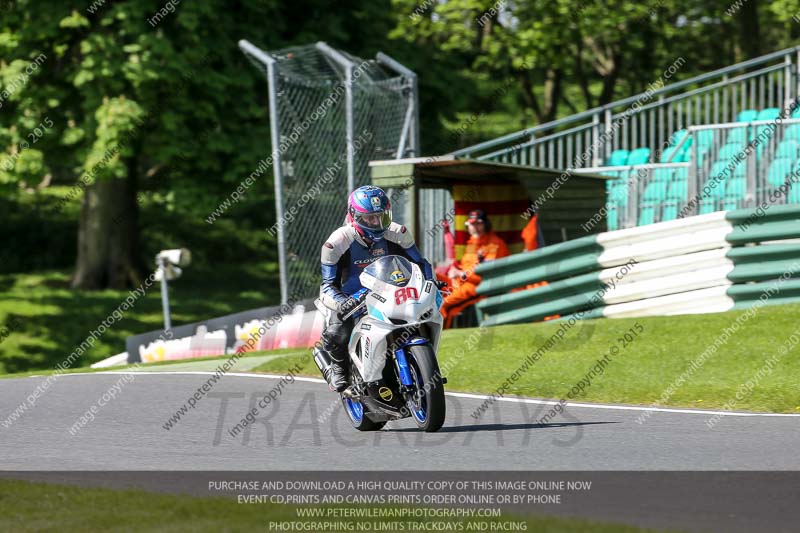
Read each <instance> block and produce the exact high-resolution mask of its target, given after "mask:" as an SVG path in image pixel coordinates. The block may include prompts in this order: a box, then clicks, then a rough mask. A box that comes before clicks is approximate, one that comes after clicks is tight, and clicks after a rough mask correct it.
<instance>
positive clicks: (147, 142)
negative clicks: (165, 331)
mask: <svg viewBox="0 0 800 533" xmlns="http://www.w3.org/2000/svg"><path fill="white" fill-rule="evenodd" d="M343 4H344V9H345V11H342V12H337V13H336V14H335V15H326V16H325V18H324V20H323V19H322V18H321V15H322V14H323V13H328V12H329V7H330V6H329V4H326V3H324V2H322V1H320V0H301V1H299V2H294V3H292V4H291V5H289V4H284V3H283V2H280V1H278V0H267V1H262V2H246V3H244V2H243V3H234V4H233V5H231V4H230V3H229V2H224V1H222V0H210V1H207V2H177V1H175V2H173V1H169V2H164V1H163V0H125V1H115V2H111V1H102V0H98V1H92V2H85V1H80V2H66V3H65V2H63V1H61V0H59V1H55V0H41V1H37V2H36V4H35V6H34V5H33V2H31V1H27V0H20V1H19V2H18V3H17V4H15V6H14V8H13V9H12V10H11V11H10V12H9V13H8V14H7V16H6V15H4V17H3V19H2V22H0V57H3V58H14V59H13V60H11V61H8V62H6V61H4V60H3V61H0V81H2V83H3V84H4V85H6V84H7V82H6V81H5V80H7V79H9V78H11V77H13V76H14V75H15V73H16V72H17V71H19V70H20V69H22V68H24V66H25V65H27V64H28V63H29V62H30V61H32V60H33V59H34V58H36V57H38V56H39V54H44V56H45V57H46V60H45V61H44V63H43V64H42V65H41V66H40V67H39V69H38V71H37V72H36V73H35V75H34V76H32V77H31V80H30V81H29V82H28V83H27V84H26V85H25V87H24V88H22V89H20V90H19V91H17V92H16V94H14V95H13V96H12V97H11V98H10V99H9V101H8V102H6V107H5V108H4V109H3V116H4V117H9V118H8V120H9V123H5V122H4V123H3V124H2V127H0V143H1V145H2V146H4V147H7V149H6V157H5V158H4V159H3V160H0V169H2V168H4V167H9V166H10V165H8V164H3V163H4V162H5V161H6V160H10V159H11V160H13V162H15V163H16V165H15V168H13V169H12V170H11V171H5V170H2V171H1V172H2V173H0V183H2V182H4V183H7V184H8V185H9V186H11V187H12V188H16V187H18V186H19V185H20V184H21V183H22V182H26V184H27V183H30V181H29V180H34V179H39V180H40V181H41V178H42V176H43V175H46V176H49V177H48V178H47V181H46V182H47V183H49V182H50V181H52V182H53V183H58V184H68V185H72V187H73V191H74V192H71V193H70V194H69V195H68V198H69V201H81V202H82V214H81V217H80V225H79V230H78V238H77V260H76V267H75V272H74V275H73V279H72V285H73V287H75V288H80V289H100V288H105V287H113V288H122V287H126V286H135V285H138V283H139V282H140V281H141V277H142V271H143V266H144V265H143V258H142V257H141V250H140V246H139V242H138V241H139V222H140V221H139V202H138V199H139V198H140V193H141V192H142V191H146V192H147V193H148V194H151V195H153V196H154V197H157V198H158V200H159V202H161V205H162V206H163V208H164V209H180V210H185V211H188V212H191V213H194V214H196V216H197V217H198V218H204V217H205V216H207V215H208V214H209V213H210V212H211V211H212V210H213V209H214V208H216V207H217V206H218V205H219V203H220V202H221V201H222V200H224V198H225V197H226V196H227V195H228V194H229V193H230V192H231V191H232V190H233V189H235V188H236V186H237V185H238V184H239V183H240V182H241V181H242V180H243V179H244V178H245V177H246V176H248V175H249V174H250V173H251V172H252V171H253V169H254V168H255V166H256V165H257V163H258V162H259V160H260V159H261V158H263V157H265V156H266V155H267V153H268V151H269V141H268V139H269V131H268V119H267V103H266V82H265V80H264V78H263V76H262V75H261V74H260V73H259V72H258V71H257V70H256V69H254V68H253V67H252V65H250V64H249V63H248V61H247V59H246V58H245V57H244V55H243V54H242V53H241V51H240V50H239V49H238V46H237V42H238V41H239V40H240V39H242V38H245V39H248V40H251V41H253V42H255V43H257V44H259V45H261V46H264V47H266V48H268V49H275V48H282V47H285V46H287V45H289V44H307V43H308V42H309V41H311V42H313V41H316V40H320V39H322V40H324V39H330V40H331V41H332V42H333V43H339V42H347V41H348V40H354V41H356V42H357V43H358V45H359V47H361V46H363V47H365V48H368V47H370V46H372V45H374V44H375V43H376V42H378V41H379V40H380V38H379V37H378V36H379V35H385V33H386V32H387V31H388V28H389V24H390V22H389V16H390V11H389V10H388V9H387V7H388V0H387V1H386V2H374V3H370V5H369V6H367V7H361V6H357V5H356V4H357V2H355V1H354V0H351V1H348V2H344V3H343ZM348 4H352V5H348ZM309 13H318V14H319V15H320V17H309V16H308V15H309ZM381 13H383V15H381ZM262 21H269V28H268V31H267V28H266V27H265V26H264V25H263V22H262ZM368 21H369V22H371V23H372V26H369V29H367V30H363V27H364V25H365V24H367V22H368ZM351 36H357V37H355V38H354V37H351ZM295 39H297V41H295ZM362 51H363V50H362V49H356V50H354V52H355V53H360V52H362ZM374 52H375V50H371V51H370V55H373V54H374ZM45 117H47V118H48V119H49V120H52V122H53V126H52V128H49V130H48V132H47V134H46V135H45V136H43V137H42V138H41V140H40V141H39V143H38V144H37V146H36V147H33V146H31V147H29V148H27V149H26V150H24V151H23V152H22V153H19V154H18V152H20V150H19V142H20V141H21V140H24V136H25V134H26V133H27V131H28V130H30V129H32V128H33V127H34V126H35V125H36V124H38V123H39V121H41V120H43V119H44V118H45ZM4 120H6V119H5V118H4ZM51 178H52V179H51ZM270 179H271V169H270V170H269V171H267V172H265V173H264V179H263V182H261V183H259V186H258V187H254V188H253V189H256V188H257V189H258V193H257V195H253V196H254V198H253V199H252V200H250V201H251V202H257V203H258V204H259V205H263V202H266V203H267V205H271V187H270V186H268V185H269V183H268V180H270ZM259 212H264V210H263V209H260V210H259ZM270 216H273V217H274V214H271V215H270ZM262 224H263V225H267V224H266V222H262ZM263 225H262V227H263Z"/></svg>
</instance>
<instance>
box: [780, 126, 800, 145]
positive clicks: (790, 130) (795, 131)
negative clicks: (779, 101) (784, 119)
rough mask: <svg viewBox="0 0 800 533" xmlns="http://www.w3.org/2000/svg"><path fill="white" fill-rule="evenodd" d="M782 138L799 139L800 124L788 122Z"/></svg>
mask: <svg viewBox="0 0 800 533" xmlns="http://www.w3.org/2000/svg"><path fill="white" fill-rule="evenodd" d="M783 138H784V139H792V140H795V141H800V124H790V125H789V126H787V128H786V133H785V134H784V136H783Z"/></svg>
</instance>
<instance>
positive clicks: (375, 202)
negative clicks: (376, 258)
mask: <svg viewBox="0 0 800 533" xmlns="http://www.w3.org/2000/svg"><path fill="white" fill-rule="evenodd" d="M347 221H348V222H349V223H350V224H352V225H353V227H354V228H356V231H358V232H359V233H360V234H361V235H362V236H365V237H368V238H369V239H371V240H373V241H379V240H381V239H383V234H384V233H386V230H387V229H388V228H389V224H391V223H392V204H391V202H390V201H389V197H388V196H387V195H386V193H385V192H384V191H383V189H381V188H380V187H374V186H372V185H365V186H363V187H359V188H358V189H356V190H354V191H353V192H352V193H350V199H349V200H348V201H347Z"/></svg>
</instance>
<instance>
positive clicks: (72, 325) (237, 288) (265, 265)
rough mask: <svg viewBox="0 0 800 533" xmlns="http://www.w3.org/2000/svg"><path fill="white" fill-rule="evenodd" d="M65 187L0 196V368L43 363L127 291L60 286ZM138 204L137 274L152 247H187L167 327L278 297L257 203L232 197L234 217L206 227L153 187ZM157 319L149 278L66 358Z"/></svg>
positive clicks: (54, 359)
mask: <svg viewBox="0 0 800 533" xmlns="http://www.w3.org/2000/svg"><path fill="white" fill-rule="evenodd" d="M69 191H70V187H67V186H53V187H48V188H46V189H44V190H42V191H38V192H36V193H34V194H29V193H18V194H15V195H13V196H12V197H2V198H0V225H2V227H3V230H4V231H5V233H6V234H7V236H8V239H6V240H5V241H4V247H3V248H2V249H0V331H2V332H3V333H2V334H0V374H2V373H8V372H25V371H28V370H36V369H39V370H51V369H52V368H53V367H55V365H57V364H58V363H59V362H61V361H63V360H64V359H65V358H66V357H67V356H68V355H69V354H70V353H71V352H72V351H73V350H75V348H77V347H78V346H79V345H80V344H81V343H82V342H83V341H84V340H85V339H86V338H87V336H88V335H89V332H90V331H91V330H94V329H96V328H97V327H98V326H99V325H100V323H101V322H102V321H103V320H105V319H107V317H108V316H109V315H110V314H111V313H112V312H113V311H114V310H115V309H117V307H118V306H119V305H120V303H121V302H122V301H123V300H124V299H125V297H126V296H127V295H128V291H126V290H124V291H115V290H105V291H91V292H90V291H75V290H71V289H70V288H69V279H70V274H71V271H72V269H73V267H74V265H75V251H76V250H77V245H76V238H77V226H78V224H77V221H78V217H79V213H80V208H81V201H80V199H78V198H76V199H74V200H72V201H70V202H67V204H66V205H64V207H63V209H61V208H60V207H58V206H59V202H60V200H61V199H62V198H64V197H65V196H66V195H68V194H69ZM251 192H252V191H251ZM226 194H227V193H226ZM254 194H258V193H254ZM248 205H249V206H250V207H248ZM140 208H141V211H140V214H139V220H140V221H141V224H140V231H141V236H140V239H139V245H140V246H139V250H138V252H139V254H138V259H139V260H140V262H141V267H142V269H143V271H142V278H144V277H146V276H147V274H149V272H148V269H150V268H154V265H153V257H154V256H155V254H156V253H157V252H158V250H161V249H167V248H178V247H187V248H189V249H190V250H191V252H192V264H191V265H190V266H189V267H187V268H185V269H184V273H183V276H182V277H181V278H180V279H179V280H177V281H175V282H174V283H171V284H170V303H171V307H172V322H173V324H174V325H176V326H177V325H180V324H186V323H191V322H197V321H201V320H206V319H208V318H210V317H217V316H222V315H226V314H230V313H236V312H239V311H245V310H247V309H253V308H257V307H264V306H268V305H276V304H277V303H279V301H280V293H279V289H278V283H277V279H278V267H277V260H276V257H275V255H276V252H275V246H274V238H273V237H270V236H269V234H268V233H267V232H265V231H264V229H263V228H264V227H268V226H269V225H270V224H268V222H269V219H272V218H274V217H273V215H267V214H265V211H264V209H263V207H262V205H261V201H259V202H258V204H255V203H252V202H250V203H248V202H242V204H241V205H239V206H237V211H236V213H237V214H236V216H227V217H223V218H222V219H220V220H218V221H217V222H216V223H214V224H213V225H209V224H208V223H206V221H205V219H204V217H201V216H197V213H194V214H193V213H188V212H186V211H185V210H181V209H172V208H170V206H169V204H168V203H165V200H164V198H162V197H160V196H159V195H157V194H151V193H145V194H144V199H143V201H142V202H141V206H140ZM248 209H251V210H252V212H250V211H248ZM243 214H246V216H243ZM32 221H35V223H32ZM162 324H163V322H162V314H161V299H160V294H159V285H158V284H154V285H153V286H152V287H150V290H149V291H148V294H147V295H146V296H144V297H142V298H140V299H138V300H137V301H136V303H135V304H134V306H133V308H132V309H130V310H129V311H128V312H126V313H125V314H124V316H123V318H122V319H120V320H118V321H116V322H114V324H113V325H112V326H111V327H109V328H108V329H107V330H106V331H105V333H103V334H102V335H101V336H100V338H99V339H98V340H97V341H96V342H95V343H94V345H93V346H91V347H90V348H89V349H88V350H87V351H86V353H84V354H83V355H82V356H81V359H80V361H79V362H78V363H77V364H76V365H75V366H82V367H87V366H89V365H90V364H91V363H94V362H96V361H99V360H100V359H103V358H105V357H108V356H110V355H114V354H116V353H119V352H122V351H124V350H125V339H126V337H128V336H130V335H134V334H137V333H143V332H145V331H151V330H156V329H159V328H160V327H161V326H162ZM6 327H8V329H9V330H11V333H10V335H8V336H6V335H5V331H4V328H6Z"/></svg>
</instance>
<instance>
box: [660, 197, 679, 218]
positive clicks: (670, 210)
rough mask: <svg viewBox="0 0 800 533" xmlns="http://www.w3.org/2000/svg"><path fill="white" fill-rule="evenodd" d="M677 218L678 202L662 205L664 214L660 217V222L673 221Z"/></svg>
mask: <svg viewBox="0 0 800 533" xmlns="http://www.w3.org/2000/svg"><path fill="white" fill-rule="evenodd" d="M677 218H678V202H667V203H665V204H664V212H663V213H662V215H661V222H666V221H667V220H675V219H677Z"/></svg>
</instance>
